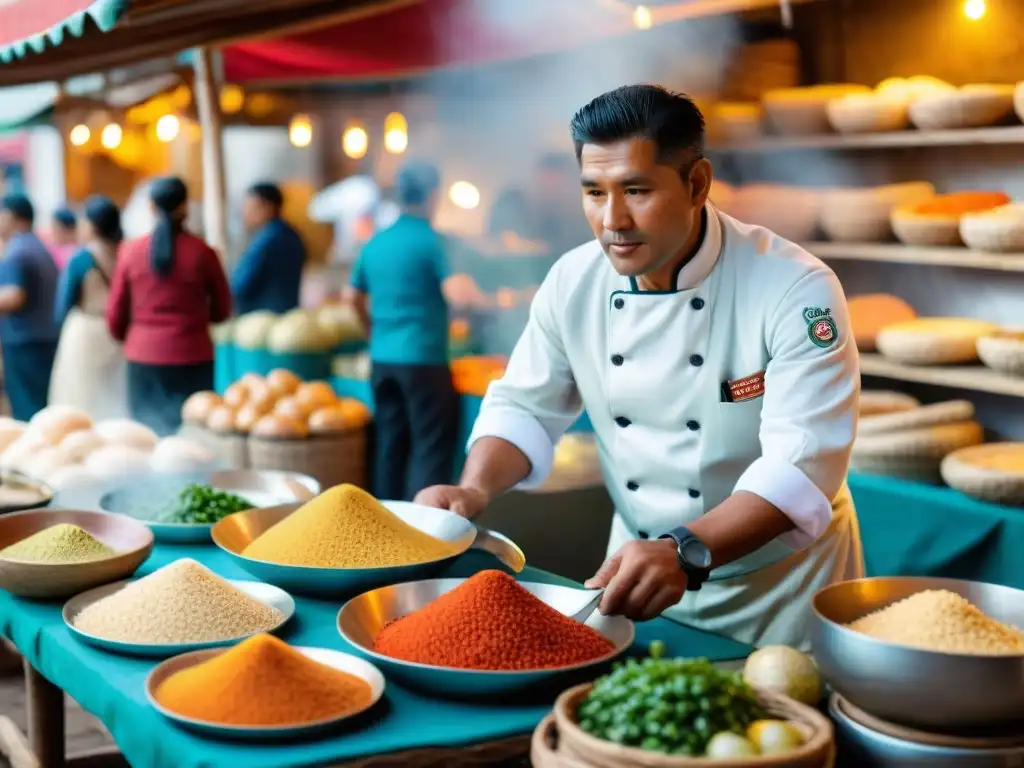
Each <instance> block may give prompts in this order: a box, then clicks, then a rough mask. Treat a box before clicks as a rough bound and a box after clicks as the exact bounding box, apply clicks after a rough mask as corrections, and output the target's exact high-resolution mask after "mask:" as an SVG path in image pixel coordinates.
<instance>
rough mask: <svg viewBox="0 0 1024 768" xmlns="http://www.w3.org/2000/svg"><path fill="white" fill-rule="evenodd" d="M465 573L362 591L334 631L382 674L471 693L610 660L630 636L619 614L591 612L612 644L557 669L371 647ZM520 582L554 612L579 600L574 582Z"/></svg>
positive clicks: (506, 688)
mask: <svg viewBox="0 0 1024 768" xmlns="http://www.w3.org/2000/svg"><path fill="white" fill-rule="evenodd" d="M465 581H466V580H465V579H431V580H428V581H414V582H410V583H407V584H395V585H393V586H389V587H381V588H380V589H375V590H373V591H371V592H366V593H364V594H362V595H359V596H358V597H354V598H352V599H351V600H349V601H348V602H347V603H345V605H344V606H343V607H342V609H341V611H340V612H339V613H338V631H339V632H340V633H341V636H342V637H343V638H345V640H347V641H348V642H349V643H351V644H352V646H353V647H355V648H356V650H358V651H359V652H360V653H362V654H364V655H366V656H367V657H368V658H370V659H372V660H373V662H374V663H375V664H376V665H377V666H378V667H380V668H381V669H382V670H383V671H384V673H385V674H386V675H388V676H389V677H391V678H392V679H394V680H397V681H401V682H403V683H405V684H407V685H410V686H413V687H416V688H420V689H424V690H429V691H431V692H433V693H434V694H437V695H443V694H450V695H456V696H459V695H462V696H476V695H480V694H496V693H509V692H512V691H517V690H521V689H523V688H528V687H531V686H533V685H536V684H538V683H541V682H546V681H550V680H551V679H553V678H556V677H559V676H564V675H567V674H570V673H573V672H578V671H580V670H585V669H587V668H589V667H596V666H599V665H601V664H604V663H606V662H608V661H611V660H612V659H614V658H615V657H617V656H618V655H620V654H621V653H623V652H624V651H625V650H626V649H628V648H629V647H630V646H631V645H632V644H633V640H634V638H635V636H636V630H635V629H634V627H633V622H632V621H630V620H629V619H626V618H623V617H622V616H603V615H601V614H600V613H594V614H592V615H591V616H590V618H589V619H588V620H587V622H586V624H587V626H589V627H592V628H593V629H596V630H597V631H598V632H600V633H601V634H602V635H604V636H605V637H606V638H608V639H609V640H611V641H612V643H614V644H615V649H614V650H613V651H612V652H611V653H609V654H608V655H606V656H603V657H602V658H599V659H594V660H593V661H586V662H583V663H581V664H575V665H573V666H571V667H563V668H560V669H533V670H523V671H493V672H492V671H489V670H479V669H458V668H455V667H434V666H430V665H427V664H417V663H414V662H411V661H401V660H399V659H393V658H391V657H389V656H384V655H383V654H380V653H377V652H376V651H374V650H373V643H374V641H375V640H376V639H377V635H378V634H380V631H381V630H382V629H383V628H384V627H385V626H386V625H387V624H388V623H389V622H392V621H394V620H395V619H399V618H401V617H402V616H406V615H407V614H410V613H413V612H415V611H418V610H419V609H420V608H423V607H424V606H425V605H427V604H428V603H430V602H432V601H433V600H435V599H436V598H438V597H440V596H441V595H443V594H444V593H446V592H450V591H451V590H453V589H455V588H456V587H457V586H459V585H460V584H462V583H464V582H465ZM519 584H520V586H522V587H525V588H526V589H527V590H529V591H530V592H531V593H533V594H534V595H536V596H537V597H539V598H540V599H541V600H543V601H544V602H545V603H547V604H548V605H550V606H551V607H552V608H554V609H555V610H557V611H559V612H560V613H564V614H566V615H568V614H569V613H571V612H572V610H573V608H574V607H578V606H579V603H580V599H581V598H580V592H581V591H583V590H579V589H575V588H574V587H560V586H556V585H553V584H540V583H537V582H530V581H521V582H519Z"/></svg>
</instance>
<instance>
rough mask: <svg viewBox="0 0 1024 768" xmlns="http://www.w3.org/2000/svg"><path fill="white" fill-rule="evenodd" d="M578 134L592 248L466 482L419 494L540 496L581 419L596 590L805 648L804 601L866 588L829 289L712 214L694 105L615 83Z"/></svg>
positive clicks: (525, 346) (510, 371) (498, 397)
mask: <svg viewBox="0 0 1024 768" xmlns="http://www.w3.org/2000/svg"><path fill="white" fill-rule="evenodd" d="M572 135H573V141H574V143H575V146H576V156H577V158H578V160H579V165H580V181H581V184H582V191H583V209H584V212H585V213H586V216H587V219H588V220H589V222H590V226H591V228H592V229H593V232H594V234H595V236H596V237H597V240H596V241H594V242H590V243H586V244H584V245H582V246H580V247H578V248H576V249H574V250H572V251H569V252H568V253H567V254H565V255H564V256H563V257H562V258H561V259H559V261H558V262H557V263H556V264H555V266H554V267H553V268H552V269H551V271H550V273H549V274H548V275H547V277H546V279H545V280H544V283H543V285H542V286H541V288H540V290H539V292H538V293H537V296H536V298H535V299H534V302H533V305H532V307H531V313H530V319H529V321H528V323H527V326H526V329H525V330H524V331H523V334H522V337H521V338H520V339H519V342H518V343H517V345H516V347H515V349H514V351H513V353H512V355H511V358H510V360H509V363H508V368H507V370H506V373H505V376H504V377H503V378H502V379H501V380H500V381H496V382H494V383H493V384H492V385H491V387H490V388H489V390H488V392H487V396H486V398H485V399H484V403H483V406H482V408H481V411H480V415H479V417H478V419H477V421H476V424H475V426H474V429H473V432H472V435H471V437H470V440H469V446H470V448H469V456H468V458H467V461H466V465H465V469H464V471H463V474H462V478H461V480H460V482H459V484H458V485H456V486H434V487H431V488H426V489H424V490H423V491H421V492H420V493H419V494H418V496H417V501H418V502H419V503H422V504H427V505H430V506H435V507H443V508H447V509H451V510H452V511H454V512H457V513H458V514H461V515H463V516H465V517H469V518H472V517H473V516H475V515H476V514H478V513H479V512H480V511H481V510H483V509H484V508H485V507H486V506H487V504H488V503H489V502H490V501H491V500H492V499H493V498H494V497H495V496H497V495H498V494H501V493H503V492H504V491H506V490H508V489H511V488H513V487H517V486H518V487H521V488H522V487H530V486H535V485H537V484H539V483H540V482H542V481H543V480H544V478H545V477H546V476H547V474H548V473H549V472H550V469H551V463H552V456H553V451H554V445H555V443H556V441H557V440H558V439H559V438H560V436H561V435H562V434H563V433H564V432H565V430H566V429H567V428H568V427H569V425H570V424H571V423H572V422H573V420H574V419H575V418H576V417H577V416H578V415H579V413H580V412H581V410H582V409H584V408H585V409H586V411H587V413H588V415H589V416H590V420H591V421H592V422H593V425H594V431H595V434H596V437H597V443H598V446H599V453H600V458H601V465H602V470H603V473H604V477H605V481H606V483H607V485H608V489H609V492H610V494H611V497H612V500H613V501H614V503H615V508H616V514H615V517H614V519H613V523H612V530H611V537H610V542H609V548H608V558H607V560H606V561H605V563H604V564H603V565H602V566H601V568H600V570H599V571H598V572H597V573H596V574H595V575H594V577H593V578H591V579H590V580H589V581H588V582H587V586H589V587H596V588H604V590H605V592H604V596H603V598H602V601H601V606H600V610H601V611H602V612H603V613H605V614H621V615H625V616H628V617H630V618H633V619H636V620H645V619H650V618H652V617H655V616H658V615H660V614H662V613H663V612H666V615H668V616H669V617H670V618H676V619H679V620H682V621H684V622H685V623H687V624H690V625H693V626H696V627H699V628H703V629H706V630H709V631H713V632H718V633H720V634H724V635H727V636H730V637H732V638H734V639H736V640H739V641H742V642H747V643H752V644H755V645H765V644H772V643H786V644H789V645H794V646H797V647H802V648H806V647H807V637H806V627H807V620H808V617H809V611H810V606H809V602H810V598H811V597H812V595H813V594H814V593H815V592H816V591H817V590H818V589H820V588H822V587H824V586H827V585H828V584H830V583H832V582H834V581H840V580H845V579H850V578H857V577H859V576H862V575H863V558H862V554H861V550H860V541H859V533H858V529H857V520H856V515H855V513H854V510H853V505H852V502H851V500H850V495H849V491H848V490H847V488H846V484H845V479H846V473H847V469H848V465H849V457H850V449H851V445H852V443H853V439H854V434H855V431H856V422H857V400H858V396H859V391H860V374H859V365H858V357H857V351H856V347H855V346H854V343H853V341H852V337H851V335H850V332H849V326H850V323H849V317H848V314H847V309H846V300H845V297H844V296H843V291H842V288H841V287H840V285H839V281H838V280H837V279H836V276H835V275H834V274H833V272H832V271H831V270H830V269H829V268H828V267H826V266H825V265H824V264H822V263H821V262H820V261H818V260H817V259H815V258H814V257H812V256H811V255H810V254H808V253H806V252H805V251H804V250H802V249H801V248H800V247H798V246H796V245H794V244H793V243H790V242H788V241H786V240H783V239H782V238H780V237H778V236H776V235H775V234H773V233H772V232H770V231H768V230H766V229H763V228H761V227H756V226H750V225H747V224H743V223H741V222H739V221H736V220H735V219H733V218H731V217H729V216H727V215H725V214H724V213H722V212H721V211H718V210H716V209H715V207H714V206H713V205H711V204H710V203H708V193H709V191H710V189H711V184H712V178H713V174H712V167H711V163H710V162H709V161H708V160H707V159H706V158H704V156H703V144H704V120H703V117H702V116H701V114H700V111H699V110H698V109H697V107H696V106H695V105H694V104H693V102H692V101H691V100H690V99H689V98H687V97H686V96H683V95H677V94H673V93H670V92H669V91H666V90H664V89H662V88H659V87H657V86H651V85H633V86H626V87H623V88H619V89H617V90H615V91H611V92H609V93H606V94H604V95H602V96H599V97H598V98H596V99H594V100H593V101H592V102H590V103H589V104H587V105H586V106H585V107H583V108H582V109H581V110H580V111H579V112H578V113H577V114H576V116H575V117H574V118H573V121H572ZM566 536H567V542H566V545H567V546H571V540H570V538H569V537H570V536H571V534H570V533H569V532H566Z"/></svg>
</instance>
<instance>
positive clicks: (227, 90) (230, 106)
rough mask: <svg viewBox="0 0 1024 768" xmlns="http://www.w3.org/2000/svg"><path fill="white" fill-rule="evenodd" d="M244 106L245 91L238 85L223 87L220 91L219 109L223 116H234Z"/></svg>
mask: <svg viewBox="0 0 1024 768" xmlns="http://www.w3.org/2000/svg"><path fill="white" fill-rule="evenodd" d="M244 106H245V91H243V90H242V87H241V86H238V85H225V86H224V87H223V88H221V89H220V109H221V112H223V113H224V114H225V115H234V114H237V113H238V112H241V111H242V107H244Z"/></svg>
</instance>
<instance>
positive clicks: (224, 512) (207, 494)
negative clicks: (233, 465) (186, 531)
mask: <svg viewBox="0 0 1024 768" xmlns="http://www.w3.org/2000/svg"><path fill="white" fill-rule="evenodd" d="M252 508H253V505H252V504H251V503H250V502H248V501H246V500H245V499H243V498H242V497H241V496H236V495H235V494H233V493H228V492H227V491H222V490H220V489H218V488H214V487H213V486H210V485H200V484H198V483H190V484H189V485H187V486H185V488H184V489H183V490H182V491H181V493H180V494H178V497H177V498H176V499H175V500H174V502H173V503H172V504H171V505H170V508H169V509H167V510H165V512H164V514H162V515H161V516H160V518H161V520H162V521H163V522H168V523H191V524H193V525H213V524H214V523H216V522H218V521H219V520H222V519H223V518H225V517H227V516H228V515H233V514H235V513H236V512H244V511H245V510H247V509H252Z"/></svg>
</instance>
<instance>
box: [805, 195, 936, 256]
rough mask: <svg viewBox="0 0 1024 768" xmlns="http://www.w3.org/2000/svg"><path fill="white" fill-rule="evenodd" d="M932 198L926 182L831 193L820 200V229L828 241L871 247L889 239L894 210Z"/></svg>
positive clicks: (890, 237)
mask: <svg viewBox="0 0 1024 768" xmlns="http://www.w3.org/2000/svg"><path fill="white" fill-rule="evenodd" d="M934 196H935V187H933V186H932V185H931V184H929V183H928V182H926V181H911V182H907V183H905V184H889V185H886V186H884V187H874V188H869V189H833V190H829V191H827V192H825V193H824V194H823V195H822V196H821V228H822V230H823V231H824V232H825V234H826V235H827V236H828V237H829V239H830V240H836V241H839V242H855V243H856V242H859V243H872V242H882V241H885V240H890V239H892V225H891V224H890V223H889V220H890V219H891V217H892V211H893V209H895V208H898V207H901V206H906V205H913V204H915V203H919V202H922V201H924V200H927V199H929V198H931V197H934Z"/></svg>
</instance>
